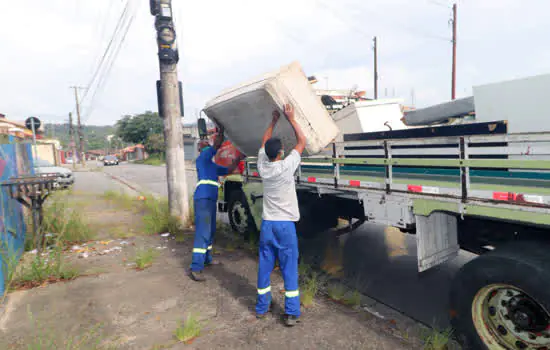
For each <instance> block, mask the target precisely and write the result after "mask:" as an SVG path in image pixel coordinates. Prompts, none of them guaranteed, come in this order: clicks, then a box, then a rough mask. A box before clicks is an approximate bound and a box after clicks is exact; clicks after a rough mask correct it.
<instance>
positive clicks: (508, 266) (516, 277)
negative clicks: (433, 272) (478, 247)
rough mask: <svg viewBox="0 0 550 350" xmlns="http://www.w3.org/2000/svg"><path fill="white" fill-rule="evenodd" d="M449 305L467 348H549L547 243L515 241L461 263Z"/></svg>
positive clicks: (537, 349)
mask: <svg viewBox="0 0 550 350" xmlns="http://www.w3.org/2000/svg"><path fill="white" fill-rule="evenodd" d="M451 310H452V312H451V316H452V320H451V322H452V325H453V327H454V329H455V331H456V333H457V335H458V336H459V341H460V342H461V343H462V344H463V346H464V347H465V348H466V349H536V350H543V349H546V350H548V349H550V313H549V311H550V256H549V255H548V246H547V245H546V244H543V243H539V242H537V243H529V242H520V243H514V244H511V245H509V246H505V247H502V248H497V249H496V250H495V251H493V252H490V253H487V254H485V255H482V256H480V257H478V258H476V259H474V260H473V261H471V262H469V263H468V264H466V265H464V266H463V267H462V268H461V269H460V271H459V272H458V274H457V275H456V277H455V279H454V281H453V285H452V290H451Z"/></svg>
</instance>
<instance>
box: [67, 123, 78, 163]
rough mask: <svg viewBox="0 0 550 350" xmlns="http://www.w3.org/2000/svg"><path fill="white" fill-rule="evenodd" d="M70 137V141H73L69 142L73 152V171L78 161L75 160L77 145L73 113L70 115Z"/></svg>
mask: <svg viewBox="0 0 550 350" xmlns="http://www.w3.org/2000/svg"><path fill="white" fill-rule="evenodd" d="M69 135H70V139H71V141H69V142H70V145H71V152H72V155H73V169H76V159H75V154H76V144H75V142H74V128H73V114H72V113H69Z"/></svg>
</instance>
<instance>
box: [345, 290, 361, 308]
mask: <svg viewBox="0 0 550 350" xmlns="http://www.w3.org/2000/svg"><path fill="white" fill-rule="evenodd" d="M343 301H344V303H345V304H346V305H349V306H359V305H361V293H359V291H357V290H354V291H353V292H351V294H348V295H346V296H345V298H344V300H343Z"/></svg>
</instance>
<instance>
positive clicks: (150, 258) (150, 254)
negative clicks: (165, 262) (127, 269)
mask: <svg viewBox="0 0 550 350" xmlns="http://www.w3.org/2000/svg"><path fill="white" fill-rule="evenodd" d="M157 256H158V252H157V251H156V250H154V249H153V248H149V249H140V250H138V251H137V252H136V256H135V258H134V262H135V263H136V268H137V269H138V270H144V269H146V268H148V267H151V266H152V265H153V262H154V261H155V259H156V258H157Z"/></svg>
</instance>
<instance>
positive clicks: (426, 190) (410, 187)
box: [407, 185, 439, 194]
mask: <svg viewBox="0 0 550 350" xmlns="http://www.w3.org/2000/svg"><path fill="white" fill-rule="evenodd" d="M407 190H408V191H409V192H415V193H430V194H438V193H439V188H438V187H429V186H420V185H407Z"/></svg>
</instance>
